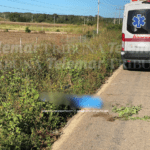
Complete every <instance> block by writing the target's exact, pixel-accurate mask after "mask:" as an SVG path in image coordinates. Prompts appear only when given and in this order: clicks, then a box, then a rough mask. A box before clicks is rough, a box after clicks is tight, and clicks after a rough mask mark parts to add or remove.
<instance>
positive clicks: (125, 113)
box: [112, 105, 150, 120]
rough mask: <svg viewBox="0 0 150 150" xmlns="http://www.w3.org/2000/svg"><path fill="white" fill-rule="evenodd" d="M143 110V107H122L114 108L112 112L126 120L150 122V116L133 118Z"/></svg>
mask: <svg viewBox="0 0 150 150" xmlns="http://www.w3.org/2000/svg"><path fill="white" fill-rule="evenodd" d="M141 109H142V106H141V105H140V106H132V107H121V108H117V107H116V106H115V107H113V109H112V111H113V112H115V113H118V114H119V117H120V118H122V119H125V120H149V119H150V116H144V117H132V115H134V114H138V112H139V111H140V110H141Z"/></svg>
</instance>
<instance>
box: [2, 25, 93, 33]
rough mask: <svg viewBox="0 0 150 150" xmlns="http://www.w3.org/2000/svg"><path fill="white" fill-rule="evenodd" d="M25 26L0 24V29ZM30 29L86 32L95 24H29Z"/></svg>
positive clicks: (19, 28)
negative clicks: (52, 25)
mask: <svg viewBox="0 0 150 150" xmlns="http://www.w3.org/2000/svg"><path fill="white" fill-rule="evenodd" d="M25 28H26V26H22V25H8V24H6V25H4V24H0V29H9V30H25ZM29 28H30V30H31V31H38V32H39V31H46V32H56V30H59V31H60V32H67V33H72V34H82V33H86V32H87V31H88V30H94V29H95V26H92V27H91V26H87V25H86V26H84V25H67V26H66V27H37V26H29Z"/></svg>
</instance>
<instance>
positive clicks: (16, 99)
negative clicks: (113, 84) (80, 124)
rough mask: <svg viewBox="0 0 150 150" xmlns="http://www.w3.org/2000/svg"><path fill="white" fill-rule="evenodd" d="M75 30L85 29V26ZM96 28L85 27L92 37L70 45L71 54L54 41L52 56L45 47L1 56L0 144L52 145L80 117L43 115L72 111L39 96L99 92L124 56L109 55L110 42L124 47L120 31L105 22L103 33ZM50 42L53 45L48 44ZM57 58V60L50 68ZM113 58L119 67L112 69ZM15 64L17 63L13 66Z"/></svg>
mask: <svg viewBox="0 0 150 150" xmlns="http://www.w3.org/2000/svg"><path fill="white" fill-rule="evenodd" d="M7 28H8V27H7ZM76 28H77V29H78V31H82V28H81V26H77V27H76ZM30 29H31V28H30ZM57 29H58V28H57ZM92 29H93V27H89V28H87V29H86V30H87V31H90V33H89V34H91V35H92V37H89V38H88V40H87V41H85V42H84V43H76V44H74V45H73V44H69V46H70V51H69V52H67V51H68V47H67V46H68V45H66V47H64V49H65V52H66V53H61V50H62V47H61V48H60V49H59V50H57V51H56V52H55V53H54V51H53V46H54V45H55V43H52V44H51V45H49V46H48V48H47V52H46V51H45V47H44V45H43V46H40V47H39V48H37V51H36V52H33V53H27V54H25V53H23V54H21V53H12V54H9V55H3V56H2V57H1V58H0V61H1V67H2V68H1V70H0V82H1V85H0V88H1V92H0V111H1V113H0V118H2V119H1V122H0V130H1V133H0V141H1V146H3V147H5V148H7V149H17V148H18V149H22V148H23V147H24V148H25V147H26V148H27V149H31V148H34V149H39V148H41V149H42V148H44V147H51V145H52V144H53V142H54V141H55V138H56V136H57V135H55V134H51V131H54V130H56V129H60V128H61V127H63V126H64V125H65V124H66V122H67V118H69V117H71V116H73V115H74V114H75V113H63V114H62V113H50V114H43V113H41V109H44V110H57V109H58V110H59V109H60V110H63V109H64V110H68V109H70V108H69V106H55V105H53V104H51V103H47V104H45V103H42V102H38V96H39V93H41V92H45V91H47V92H60V93H66V94H94V93H95V91H96V90H97V89H98V88H99V87H100V86H101V85H102V84H103V83H104V81H105V79H106V78H107V77H108V76H110V75H111V74H112V72H113V71H114V70H115V69H117V68H118V66H119V65H120V63H119V61H118V60H120V59H121V58H120V54H119V53H116V52H115V51H114V50H115V47H114V49H113V51H112V53H110V46H109V45H108V43H110V42H113V41H116V42H117V43H118V44H119V45H121V39H119V38H118V37H119V35H120V33H121V31H120V30H109V31H107V29H106V25H105V24H100V32H101V33H100V34H99V35H95V34H93V32H92ZM87 31H84V32H85V33H84V34H86V33H87ZM69 32H72V31H69ZM46 43H49V42H48V41H45V42H44V43H43V44H46ZM100 45H101V47H100ZM101 48H103V51H102V49H101ZM120 51H121V50H120ZM52 59H55V61H54V63H53V64H50V60H52ZM112 59H114V62H113V64H114V68H111V60H112ZM116 59H118V60H116ZM6 60H7V61H8V62H6ZM13 61H15V63H14V64H13V65H12V63H13ZM101 61H103V62H102V63H100V62H101ZM91 62H92V63H93V64H91ZM65 87H68V88H65Z"/></svg>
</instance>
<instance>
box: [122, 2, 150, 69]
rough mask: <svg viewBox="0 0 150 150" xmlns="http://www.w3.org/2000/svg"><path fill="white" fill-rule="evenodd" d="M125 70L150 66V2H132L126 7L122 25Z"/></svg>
mask: <svg viewBox="0 0 150 150" xmlns="http://www.w3.org/2000/svg"><path fill="white" fill-rule="evenodd" d="M121 58H122V60H123V69H124V70H127V69H129V66H131V64H134V66H136V68H137V67H139V65H140V66H142V68H143V67H144V66H145V64H150V0H147V1H145V0H131V1H130V3H128V4H126V5H125V7H124V16H123V25H122V50H121Z"/></svg>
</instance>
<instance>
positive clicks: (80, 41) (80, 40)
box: [80, 35, 82, 43]
mask: <svg viewBox="0 0 150 150" xmlns="http://www.w3.org/2000/svg"><path fill="white" fill-rule="evenodd" d="M80 43H82V42H81V35H80Z"/></svg>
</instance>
